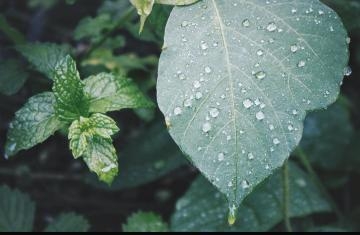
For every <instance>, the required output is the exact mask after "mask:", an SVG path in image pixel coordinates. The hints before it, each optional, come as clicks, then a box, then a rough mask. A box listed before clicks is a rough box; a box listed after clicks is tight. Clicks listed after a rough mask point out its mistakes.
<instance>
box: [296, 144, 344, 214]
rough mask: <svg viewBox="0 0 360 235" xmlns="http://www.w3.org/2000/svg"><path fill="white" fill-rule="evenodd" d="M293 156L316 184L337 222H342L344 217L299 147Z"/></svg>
mask: <svg viewBox="0 0 360 235" xmlns="http://www.w3.org/2000/svg"><path fill="white" fill-rule="evenodd" d="M295 155H296V156H297V157H298V158H299V160H300V161H301V163H302V164H303V166H304V167H305V169H306V170H307V172H308V173H309V174H310V177H311V179H312V181H313V182H314V183H315V184H316V186H317V187H318V188H319V189H320V191H321V193H322V194H323V195H324V196H325V198H326V199H327V200H328V202H329V203H330V206H331V207H332V208H333V210H334V212H335V214H336V216H337V218H338V220H339V221H344V220H343V219H344V216H343V215H342V213H341V211H340V209H339V208H338V206H337V205H336V203H335V202H334V200H333V198H332V197H331V195H330V194H329V192H328V191H327V189H326V187H325V186H324V185H323V183H322V182H321V180H320V178H319V177H318V175H317V174H316V172H315V170H314V169H313V167H312V166H311V163H310V161H309V159H308V157H307V155H306V154H305V152H304V151H303V150H302V149H301V148H300V147H298V148H297V149H296V150H295Z"/></svg>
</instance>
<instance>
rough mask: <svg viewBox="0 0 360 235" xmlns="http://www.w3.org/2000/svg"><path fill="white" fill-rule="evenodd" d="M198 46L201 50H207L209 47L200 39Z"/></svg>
mask: <svg viewBox="0 0 360 235" xmlns="http://www.w3.org/2000/svg"><path fill="white" fill-rule="evenodd" d="M200 48H201V50H207V49H208V48H209V46H208V44H207V43H206V42H204V41H202V42H201V44H200Z"/></svg>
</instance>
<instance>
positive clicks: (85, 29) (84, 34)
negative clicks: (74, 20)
mask: <svg viewBox="0 0 360 235" xmlns="http://www.w3.org/2000/svg"><path fill="white" fill-rule="evenodd" d="M113 24H114V22H113V21H112V19H111V16H110V15H109V14H100V15H98V16H96V17H95V18H92V17H87V18H84V19H82V20H81V21H80V23H79V25H78V26H77V27H76V29H75V31H74V38H75V39H76V40H80V39H84V38H90V39H91V42H93V43H96V42H99V41H100V40H101V38H102V37H101V36H102V33H103V32H104V31H106V30H109V29H111V28H112V27H113Z"/></svg>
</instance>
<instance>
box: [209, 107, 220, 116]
mask: <svg viewBox="0 0 360 235" xmlns="http://www.w3.org/2000/svg"><path fill="white" fill-rule="evenodd" d="M209 113H210V116H211V117H213V118H216V117H218V116H219V113H220V112H219V110H218V109H217V108H212V109H210V111H209Z"/></svg>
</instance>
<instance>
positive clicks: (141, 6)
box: [130, 0, 155, 33]
mask: <svg viewBox="0 0 360 235" xmlns="http://www.w3.org/2000/svg"><path fill="white" fill-rule="evenodd" d="M130 2H131V4H133V6H134V7H135V8H136V9H137V13H138V15H139V16H140V29H139V33H141V31H142V30H143V28H144V24H145V21H146V19H147V17H148V16H149V15H150V13H151V11H152V8H153V6H154V3H155V0H130Z"/></svg>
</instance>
